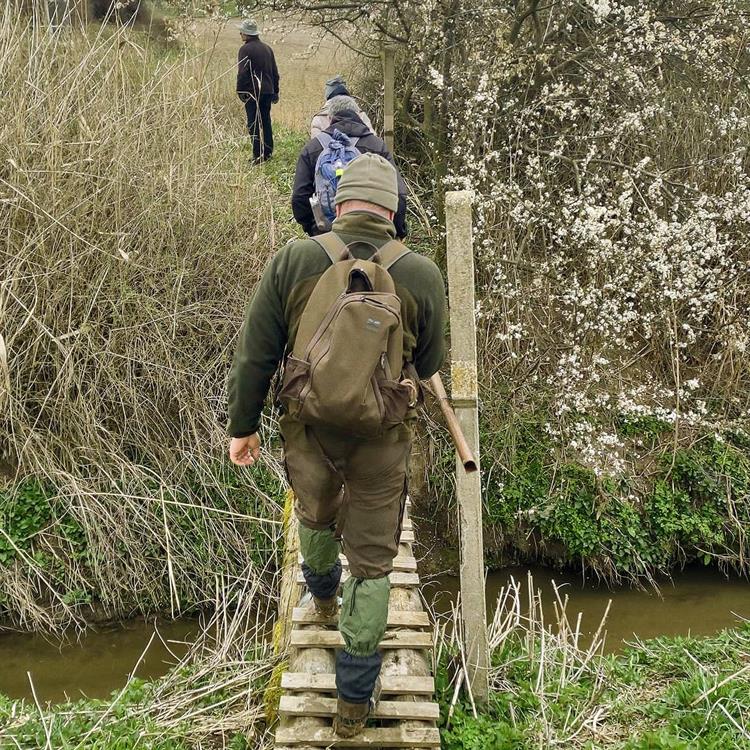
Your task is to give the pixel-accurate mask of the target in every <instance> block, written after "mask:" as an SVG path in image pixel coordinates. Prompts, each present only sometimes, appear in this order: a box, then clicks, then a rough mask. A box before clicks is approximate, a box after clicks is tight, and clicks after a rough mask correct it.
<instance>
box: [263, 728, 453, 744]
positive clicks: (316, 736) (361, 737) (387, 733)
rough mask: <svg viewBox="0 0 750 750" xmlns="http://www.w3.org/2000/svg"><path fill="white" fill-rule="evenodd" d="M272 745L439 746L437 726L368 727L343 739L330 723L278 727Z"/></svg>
mask: <svg viewBox="0 0 750 750" xmlns="http://www.w3.org/2000/svg"><path fill="white" fill-rule="evenodd" d="M276 745H277V746H281V745H289V746H292V747H293V746H295V745H312V746H314V747H440V732H439V731H438V730H437V729H433V728H430V729H403V728H402V727H372V728H369V727H368V728H367V729H365V730H364V731H363V732H360V733H359V734H358V735H357V736H356V737H352V738H350V739H343V738H341V737H339V736H338V735H336V734H334V732H333V728H331V727H306V728H304V729H303V728H301V727H300V728H296V727H279V728H278V729H277V730H276Z"/></svg>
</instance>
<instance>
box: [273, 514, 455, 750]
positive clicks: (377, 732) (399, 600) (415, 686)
mask: <svg viewBox="0 0 750 750" xmlns="http://www.w3.org/2000/svg"><path fill="white" fill-rule="evenodd" d="M410 510H411V504H410V503H409V502H408V501H407V507H406V513H405V515H404V524H403V531H402V533H401V540H400V545H399V550H398V556H397V557H396V558H395V559H394V571H393V573H391V577H390V578H391V600H390V607H389V611H388V627H387V630H386V634H385V638H384V640H383V641H382V642H381V644H380V647H381V649H382V651H383V668H382V671H381V682H382V687H383V694H382V697H381V700H380V703H379V705H378V708H377V710H376V711H375V713H374V714H373V715H372V718H371V719H370V721H369V723H368V727H367V728H366V729H365V730H364V731H363V732H362V733H361V734H359V735H358V736H357V737H354V738H352V739H346V740H344V739H341V738H338V737H337V735H335V734H334V732H333V726H332V723H333V716H334V714H335V713H336V684H335V674H334V667H335V652H336V649H337V648H341V647H342V646H343V645H344V644H343V639H342V637H341V635H340V634H339V632H338V630H337V629H336V622H335V621H333V620H325V619H323V618H321V617H320V616H319V615H317V614H316V613H315V610H314V608H313V604H312V602H309V603H307V604H304V605H302V606H300V600H301V597H302V595H303V591H304V589H303V584H304V579H303V578H302V571H301V569H300V566H299V541H298V537H297V526H296V522H295V521H294V517H293V514H292V512H291V499H290V500H289V501H288V502H287V518H286V534H285V537H286V539H285V541H286V551H285V560H284V570H283V580H282V588H281V612H280V620H279V622H280V625H281V626H282V627H283V628H285V632H284V633H283V634H282V636H281V638H282V640H283V642H284V643H285V644H286V648H287V654H288V667H287V671H285V672H284V673H283V674H282V676H281V688H282V693H281V699H280V702H279V717H280V718H279V723H278V726H277V728H276V739H275V747H276V748H279V749H282V748H285V749H286V748H288V749H289V750H291V749H292V748H296V749H297V750H299V748H314V747H348V748H383V750H385V748H405V747H406V748H421V747H440V733H439V731H438V729H437V719H438V716H439V708H438V704H437V703H435V702H434V699H433V695H434V691H435V681H434V679H433V677H432V645H433V640H432V632H431V628H430V620H429V617H428V615H427V612H426V611H425V610H424V607H423V606H422V600H421V597H420V595H419V575H418V574H417V563H416V560H415V559H414V553H413V549H412V547H413V544H414V527H413V524H412V520H411V517H410ZM342 563H343V566H344V580H345V579H346V577H347V575H348V571H347V567H346V566H347V563H346V559H345V558H343V557H342Z"/></svg>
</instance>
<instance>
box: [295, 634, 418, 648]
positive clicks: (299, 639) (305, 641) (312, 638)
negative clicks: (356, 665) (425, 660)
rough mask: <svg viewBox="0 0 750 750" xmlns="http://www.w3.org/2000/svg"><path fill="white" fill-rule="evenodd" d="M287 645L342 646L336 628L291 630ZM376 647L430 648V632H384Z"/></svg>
mask: <svg viewBox="0 0 750 750" xmlns="http://www.w3.org/2000/svg"><path fill="white" fill-rule="evenodd" d="M289 645H290V646H292V647H295V648H343V646H344V637H343V636H342V635H341V633H339V631H338V630H292V635H291V638H290V639H289ZM378 648H432V634H431V633H425V632H424V631H420V630H394V631H391V632H386V634H385V638H384V639H383V640H382V641H380V645H379V646H378Z"/></svg>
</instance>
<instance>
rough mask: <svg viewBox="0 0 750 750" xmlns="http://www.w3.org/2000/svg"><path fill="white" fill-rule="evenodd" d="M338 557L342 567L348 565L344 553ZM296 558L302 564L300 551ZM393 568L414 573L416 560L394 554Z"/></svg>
mask: <svg viewBox="0 0 750 750" xmlns="http://www.w3.org/2000/svg"><path fill="white" fill-rule="evenodd" d="M339 559H340V560H341V564H342V566H343V567H344V568H348V567H349V561H348V560H347V559H346V555H339ZM298 560H299V564H300V565H302V562H303V559H302V553H301V552H300V554H299V557H298ZM393 569H394V570H398V571H402V572H404V573H416V572H417V561H416V560H415V559H414V558H413V557H411V556H409V555H396V557H394V558H393Z"/></svg>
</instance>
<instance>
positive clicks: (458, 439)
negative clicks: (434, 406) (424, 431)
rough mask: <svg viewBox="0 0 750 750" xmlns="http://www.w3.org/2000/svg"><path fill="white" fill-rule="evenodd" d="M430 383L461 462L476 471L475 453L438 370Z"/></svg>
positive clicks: (468, 468)
mask: <svg viewBox="0 0 750 750" xmlns="http://www.w3.org/2000/svg"><path fill="white" fill-rule="evenodd" d="M430 385H431V386H432V390H433V391H434V393H435V397H436V398H437V400H438V403H439V404H440V410H441V411H442V412H443V417H445V424H446V426H447V427H448V432H449V433H450V436H451V438H453V444H454V445H455V446H456V452H457V453H458V457H459V458H460V459H461V463H462V464H463V465H464V470H465V471H466V472H467V473H469V472H472V471H476V470H477V460H476V458H474V453H473V452H472V450H471V448H470V447H469V444H468V442H466V437H465V436H464V433H463V431H462V430H461V425H460V424H459V423H458V417H456V412H454V411H453V407H452V406H451V402H450V399H449V398H448V394H447V393H446V392H445V386H444V385H443V380H442V378H441V377H440V373H439V372H436V373H435V374H434V375H433V376H432V377H431V378H430Z"/></svg>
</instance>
